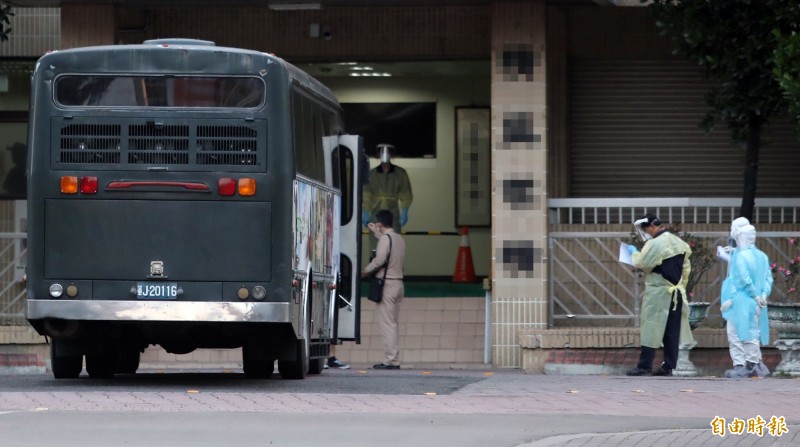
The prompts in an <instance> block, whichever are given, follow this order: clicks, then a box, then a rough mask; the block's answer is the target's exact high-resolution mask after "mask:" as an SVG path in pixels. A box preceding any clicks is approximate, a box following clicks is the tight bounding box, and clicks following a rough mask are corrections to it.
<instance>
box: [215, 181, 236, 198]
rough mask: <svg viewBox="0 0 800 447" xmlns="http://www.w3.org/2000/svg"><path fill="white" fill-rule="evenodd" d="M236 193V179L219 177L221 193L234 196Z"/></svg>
mask: <svg viewBox="0 0 800 447" xmlns="http://www.w3.org/2000/svg"><path fill="white" fill-rule="evenodd" d="M234 194H236V179H232V178H221V179H219V195H221V196H232V195H234Z"/></svg>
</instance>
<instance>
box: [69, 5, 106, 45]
mask: <svg viewBox="0 0 800 447" xmlns="http://www.w3.org/2000/svg"><path fill="white" fill-rule="evenodd" d="M116 31H117V20H116V12H115V7H114V5H113V4H84V3H81V4H72V3H65V4H63V5H61V48H62V49H67V48H76V47H85V46H91V45H113V44H115V43H116V42H117V39H116Z"/></svg>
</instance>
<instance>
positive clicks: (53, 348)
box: [50, 340, 83, 379]
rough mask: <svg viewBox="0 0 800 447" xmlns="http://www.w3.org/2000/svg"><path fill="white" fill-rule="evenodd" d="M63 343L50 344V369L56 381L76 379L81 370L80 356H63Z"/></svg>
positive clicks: (58, 341)
mask: <svg viewBox="0 0 800 447" xmlns="http://www.w3.org/2000/svg"><path fill="white" fill-rule="evenodd" d="M64 351H65V346H64V342H62V341H60V340H53V341H52V342H51V344H50V367H51V368H52V369H53V377H55V378H56V379H77V378H78V376H80V375H81V370H82V369H83V356H82V355H63V354H61V353H62V352H64Z"/></svg>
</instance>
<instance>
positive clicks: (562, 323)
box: [548, 231, 800, 327]
mask: <svg viewBox="0 0 800 447" xmlns="http://www.w3.org/2000/svg"><path fill="white" fill-rule="evenodd" d="M691 234H692V235H693V236H694V237H696V238H700V239H701V240H702V241H703V242H704V245H705V246H706V247H709V249H715V247H716V246H718V245H726V240H727V233H726V232H718V231H717V232H692V233H691ZM629 238H630V234H629V233H625V232H613V231H605V232H592V231H577V232H552V233H550V235H549V250H548V252H549V255H550V257H549V276H550V291H549V293H550V302H551V306H550V325H551V326H554V327H573V326H593V327H598V326H599V327H603V326H635V325H638V322H639V303H640V300H641V294H642V292H643V291H644V282H643V275H642V274H641V272H636V271H635V269H633V268H632V267H631V266H628V265H626V264H622V263H620V262H619V261H618V259H619V251H620V243H621V242H627V241H629ZM795 239H796V240H797V241H798V243H800V232H793V231H765V232H759V233H758V241H757V245H758V247H759V248H760V249H761V250H763V251H764V252H765V253H766V254H767V256H768V257H769V258H770V260H771V262H778V263H780V264H785V265H788V264H789V263H791V262H792V259H795V262H797V261H796V259H797V257H798V255H799V254H800V253H798V247H797V244H795V243H793V240H795ZM726 273H727V264H726V263H725V262H724V261H718V262H716V264H715V265H714V266H712V267H711V269H710V270H708V271H707V272H706V273H705V275H703V277H702V278H701V279H700V281H699V282H698V284H697V285H696V286H695V287H694V288H693V290H691V291H690V301H706V302H710V303H711V304H712V305H711V307H710V310H709V316H708V317H707V321H708V324H715V322H719V323H720V324H721V319H720V318H721V317H720V313H719V291H720V286H721V284H722V280H723V279H724V278H725V275H726ZM786 293H787V288H786V285H785V284H784V283H783V282H782V281H780V280H779V279H776V281H775V284H774V287H773V292H772V299H774V300H782V299H783V298H784V297H785V296H786Z"/></svg>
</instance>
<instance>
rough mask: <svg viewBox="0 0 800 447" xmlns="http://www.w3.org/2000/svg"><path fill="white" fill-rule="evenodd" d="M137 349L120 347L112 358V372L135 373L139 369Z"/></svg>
mask: <svg viewBox="0 0 800 447" xmlns="http://www.w3.org/2000/svg"><path fill="white" fill-rule="evenodd" d="M139 359H140V354H139V351H137V350H135V349H120V350H119V351H117V353H116V358H115V359H114V360H115V361H114V372H115V373H118V374H136V370H137V369H139Z"/></svg>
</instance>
